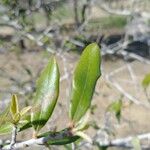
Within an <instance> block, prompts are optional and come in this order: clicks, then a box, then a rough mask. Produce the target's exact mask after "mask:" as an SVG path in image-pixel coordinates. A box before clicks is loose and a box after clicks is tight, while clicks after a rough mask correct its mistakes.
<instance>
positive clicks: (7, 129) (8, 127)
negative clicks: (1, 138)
mask: <svg viewBox="0 0 150 150" xmlns="http://www.w3.org/2000/svg"><path fill="white" fill-rule="evenodd" d="M12 129H13V125H12V124H11V123H9V122H8V123H4V124H2V125H0V135H4V134H9V133H11V131H12Z"/></svg>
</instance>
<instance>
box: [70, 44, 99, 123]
mask: <svg viewBox="0 0 150 150" xmlns="http://www.w3.org/2000/svg"><path fill="white" fill-rule="evenodd" d="M100 64H101V58H100V50H99V47H98V45H97V44H96V43H92V44H90V45H88V46H87V47H86V48H85V50H84V51H83V53H82V55H81V58H80V60H79V62H78V64H77V67H76V69H75V72H74V76H73V83H72V95H71V105H70V118H71V119H72V121H74V122H77V121H79V120H80V119H81V117H82V116H83V115H84V114H85V113H86V111H87V109H88V108H89V107H90V104H91V99H92V95H93V92H94V89H95V85H96V81H97V79H98V78H99V77H100V75H101V71H100Z"/></svg>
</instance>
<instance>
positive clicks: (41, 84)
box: [31, 58, 59, 131]
mask: <svg viewBox="0 0 150 150" xmlns="http://www.w3.org/2000/svg"><path fill="white" fill-rule="evenodd" d="M36 86H37V91H36V97H35V105H39V106H40V108H39V111H37V112H35V113H33V114H32V115H31V121H32V124H33V127H34V128H35V130H37V131H38V130H40V129H41V128H42V127H43V126H44V125H45V124H46V122H47V121H48V119H49V118H50V116H51V115H52V112H53V110H54V107H55V105H56V102H57V99H58V94H59V69H58V65H57V63H56V60H55V59H54V58H52V59H51V60H50V62H49V63H48V65H47V66H46V68H45V69H44V70H43V72H42V73H41V76H40V77H39V79H38V80H37V85H36ZM37 123H39V125H37ZM34 124H35V125H34Z"/></svg>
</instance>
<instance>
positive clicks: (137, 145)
mask: <svg viewBox="0 0 150 150" xmlns="http://www.w3.org/2000/svg"><path fill="white" fill-rule="evenodd" d="M132 145H133V149H134V150H141V145H140V140H139V139H138V138H137V137H134V138H133V139H132Z"/></svg>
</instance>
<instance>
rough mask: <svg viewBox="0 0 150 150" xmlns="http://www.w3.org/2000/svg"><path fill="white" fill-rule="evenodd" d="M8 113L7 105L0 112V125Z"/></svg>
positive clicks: (5, 119)
mask: <svg viewBox="0 0 150 150" xmlns="http://www.w3.org/2000/svg"><path fill="white" fill-rule="evenodd" d="M8 115H9V107H7V108H6V109H5V110H4V111H3V112H2V113H1V114H0V126H1V124H3V123H5V122H6V121H7V119H8Z"/></svg>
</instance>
